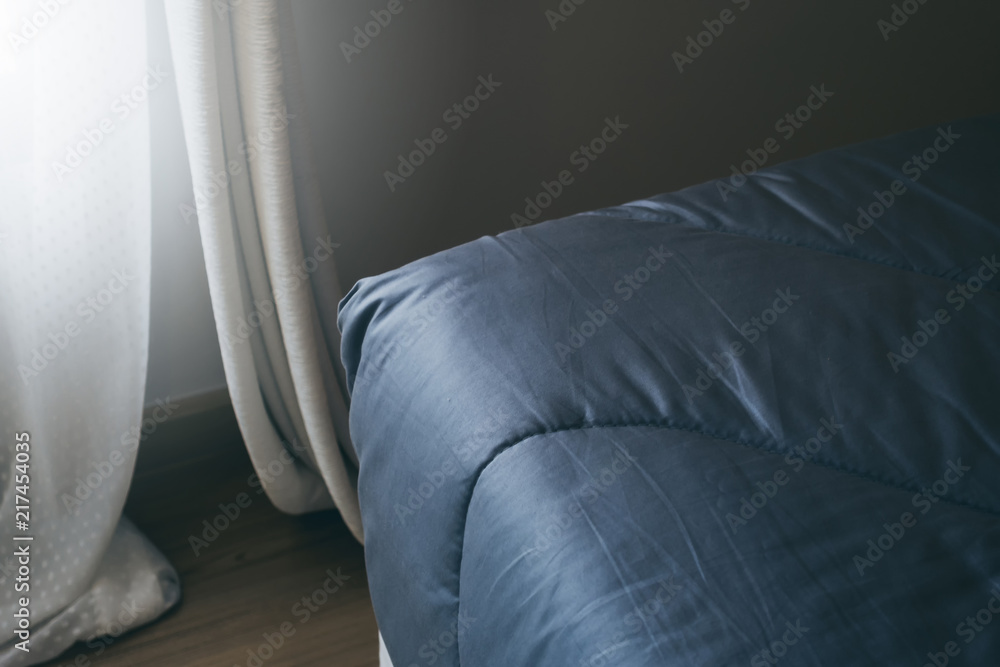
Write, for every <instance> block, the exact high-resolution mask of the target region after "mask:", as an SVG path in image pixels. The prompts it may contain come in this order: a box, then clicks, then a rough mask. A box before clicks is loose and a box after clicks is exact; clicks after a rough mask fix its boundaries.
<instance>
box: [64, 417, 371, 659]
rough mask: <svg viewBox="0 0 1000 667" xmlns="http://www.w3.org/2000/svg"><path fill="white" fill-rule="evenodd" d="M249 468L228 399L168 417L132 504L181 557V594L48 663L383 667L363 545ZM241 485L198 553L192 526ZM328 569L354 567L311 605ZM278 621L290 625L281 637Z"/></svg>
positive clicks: (155, 537)
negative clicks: (225, 517)
mask: <svg viewBox="0 0 1000 667" xmlns="http://www.w3.org/2000/svg"><path fill="white" fill-rule="evenodd" d="M252 472H253V469H252V467H251V465H250V460H249V457H248V455H247V453H246V450H245V449H244V446H243V441H242V438H241V437H240V434H239V430H238V428H237V426H236V421H235V417H234V415H233V413H232V409H231V408H230V407H228V406H227V407H224V408H220V409H217V410H213V411H211V412H209V413H205V414H200V415H193V416H190V417H187V418H184V419H179V420H177V421H174V422H167V423H165V424H163V425H161V426H160V427H159V429H158V430H157V431H156V432H155V433H153V434H152V435H151V437H150V439H149V441H148V442H146V443H143V446H142V447H141V448H140V456H139V461H138V463H137V465H136V474H135V476H134V478H133V482H132V487H131V490H130V493H129V498H128V501H127V503H126V507H125V513H126V515H127V516H128V517H129V518H130V519H132V521H133V522H134V523H135V524H136V525H137V526H138V527H139V528H140V529H141V530H142V531H143V532H144V533H145V534H146V535H147V536H148V537H149V538H150V540H152V542H153V543H154V544H156V546H157V547H159V548H160V550H161V551H162V552H163V553H164V554H165V555H166V556H167V558H168V559H169V560H170V562H171V563H173V564H174V566H175V567H176V568H177V571H178V573H179V574H180V576H181V581H182V586H183V599H182V600H181V603H180V604H179V605H178V606H177V608H175V609H174V610H173V611H171V612H169V613H168V614H167V615H166V616H164V617H163V618H161V619H160V620H159V621H157V622H156V623H153V624H151V625H149V626H147V627H145V628H140V629H137V630H135V631H132V632H129V633H128V634H125V635H122V636H121V637H119V638H117V639H113V640H110V641H111V643H110V645H108V644H106V643H104V642H101V641H98V642H91V646H90V647H88V646H87V645H86V644H82V643H81V644H78V645H76V646H75V647H73V649H71V650H70V651H69V652H67V653H66V654H64V655H63V656H61V657H60V658H59V659H57V660H55V661H51V662H49V663H47V665H49V666H50V667H55V666H57V665H60V666H65V667H70V665H73V666H74V667H89V666H90V665H101V666H105V667H126V666H128V667H132V666H136V667H138V666H143V667H145V666H155V667H158V666H161V665H162V666H163V667H173V666H175V665H176V666H178V667H181V666H183V667H209V666H211V667H220V666H221V667H233V666H239V667H293V666H294V667H310V666H312V665H324V666H328V665H336V666H337V667H377V664H378V640H377V630H376V625H375V616H374V613H373V611H372V607H371V602H370V598H369V595H368V585H367V579H366V576H365V571H364V554H363V550H362V548H361V546H360V545H359V544H358V543H357V542H356V541H355V540H354V538H353V537H351V535H350V533H349V532H348V530H347V528H346V526H345V525H344V523H343V521H341V519H340V516H339V514H337V513H336V512H335V511H327V512H317V513H313V514H309V515H306V516H298V517H296V516H288V515H285V514H282V513H280V512H278V511H277V510H276V509H275V508H274V507H273V506H272V505H271V503H270V501H269V500H268V499H267V496H266V495H263V494H258V493H257V491H258V489H257V488H255V487H253V486H251V485H250V484H249V483H248V478H249V477H250V475H251V474H252ZM241 493H246V494H248V495H249V497H250V504H249V506H248V507H246V508H243V509H241V510H240V515H239V517H237V518H236V519H235V520H232V521H231V522H230V525H229V526H228V527H227V528H226V529H225V530H223V531H220V532H219V534H218V537H216V538H215V539H214V540H213V541H211V542H209V543H208V546H207V547H202V548H201V549H200V551H199V553H198V554H197V555H196V554H195V552H194V549H193V548H192V546H191V544H190V542H189V538H190V536H192V535H197V536H202V532H203V531H204V530H205V526H204V524H203V521H208V522H209V523H211V522H212V521H213V520H214V519H215V517H216V516H217V515H218V514H220V513H221V510H220V508H219V505H220V504H231V503H234V502H235V501H236V499H237V496H238V495H239V494H241ZM223 523H224V522H223V521H221V520H220V521H219V524H220V525H222V524H223ZM327 571H330V572H332V573H333V574H335V575H336V574H338V573H339V575H341V577H343V576H344V575H346V577H348V578H347V579H346V580H343V585H342V587H341V588H340V590H338V591H337V592H336V593H334V594H332V595H329V596H327V599H326V601H325V602H322V600H323V597H324V595H325V592H323V593H317V594H316V595H315V598H314V601H313V604H312V607H313V609H315V611H312V610H309V609H308V608H307V607H306V606H305V605H303V604H302V598H303V597H308V596H313V594H314V593H315V592H316V591H317V590H318V589H319V590H322V586H323V584H324V581H325V580H326V579H327V577H328V576H329V575H328V574H327ZM331 587H332V586H331ZM317 602H319V604H317ZM297 605H298V606H297ZM282 624H289V625H285V626H284V627H285V629H286V631H289V630H290V629H294V633H291V632H289V634H290V636H288V637H287V638H285V639H284V640H283V641H282V642H279V641H278V639H277V637H276V636H275V635H274V634H273V633H275V632H279V633H280V629H281V627H282ZM264 635H271V637H272V639H273V643H275V644H280V646H279V648H277V649H274V650H270V646H269V645H268V644H267V643H266V641H265V637H264ZM109 639H110V638H109ZM262 646H263V647H264V648H261V647H262ZM79 656H84V658H80V657H79Z"/></svg>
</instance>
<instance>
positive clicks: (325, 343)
mask: <svg viewBox="0 0 1000 667" xmlns="http://www.w3.org/2000/svg"><path fill="white" fill-rule="evenodd" d="M166 10H167V23H168V27H169V31H170V42H171V50H172V52H173V58H174V68H175V70H176V76H177V87H178V92H179V95H180V102H181V115H182V118H183V121H184V133H185V138H186V142H187V149H188V155H189V158H190V162H191V172H192V177H193V182H194V189H195V202H194V203H195V207H194V208H195V209H196V210H197V216H198V224H199V228H200V231H201V239H202V246H203V249H204V252H205V263H206V266H207V269H208V281H209V289H210V291H211V296H212V305H213V309H214V312H215V322H216V327H217V329H218V332H219V341H220V343H221V347H222V358H223V363H224V366H225V371H226V380H227V383H228V385H229V393H230V396H231V398H232V401H233V407H234V408H235V411H236V416H237V419H238V420H239V424H240V428H241V430H242V433H243V437H244V440H245V441H246V444H247V448H248V450H249V452H250V458H251V459H252V461H253V464H254V467H255V468H256V469H257V471H258V474H259V475H260V478H261V480H262V483H263V487H264V488H265V490H266V491H267V493H268V496H269V497H270V498H271V500H272V501H273V502H274V504H275V505H276V506H277V507H278V508H280V509H282V510H284V511H286V512H290V513H301V512H307V511H310V510H316V509H323V508H327V507H331V506H335V507H337V508H338V509H339V510H340V513H341V515H342V516H343V518H344V521H345V523H346V524H347V526H348V527H349V528H350V530H351V531H352V532H353V533H354V535H355V536H356V537H357V538H358V540H362V539H363V535H362V528H361V515H360V510H359V508H358V498H357V488H356V480H357V474H356V470H357V468H356V463H357V458H356V455H355V454H354V449H353V446H352V445H351V442H350V435H349V432H348V428H347V412H348V405H347V400H348V398H347V397H348V394H347V390H346V382H345V378H344V371H343V368H342V366H341V365H340V362H339V349H340V337H339V332H338V330H337V326H336V316H337V303H338V301H339V299H340V297H341V290H340V286H339V284H338V281H337V275H336V268H335V265H334V252H335V249H336V243H335V239H334V238H333V237H332V236H331V233H330V231H329V230H328V229H327V225H326V221H325V219H324V215H323V207H322V201H321V198H320V194H319V188H318V185H317V182H316V178H315V176H314V173H313V171H312V169H313V167H312V155H311V154H310V148H311V142H310V139H309V136H308V132H307V123H306V117H305V109H304V108H303V102H302V96H301V90H300V83H299V75H298V69H297V65H296V45H295V39H294V32H293V30H292V22H291V16H290V9H289V3H287V2H278V1H277V0H229V1H228V2H227V1H226V0H213V1H212V2H209V1H207V0H166Z"/></svg>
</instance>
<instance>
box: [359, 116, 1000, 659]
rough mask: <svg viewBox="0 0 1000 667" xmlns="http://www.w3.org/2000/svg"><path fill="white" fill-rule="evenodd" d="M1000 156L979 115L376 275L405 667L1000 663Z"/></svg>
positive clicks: (388, 630) (371, 376)
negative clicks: (999, 158) (999, 292)
mask: <svg viewBox="0 0 1000 667" xmlns="http://www.w3.org/2000/svg"><path fill="white" fill-rule="evenodd" d="M998 155H1000V117H997V116H993V117H985V118H976V119H971V120H965V121H961V122H955V123H946V124H943V125H940V126H934V127H930V128H927V129H922V130H917V131H912V132H907V133H904V134H900V135H896V136H892V137H889V138H886V139H881V140H877V141H871V142H867V143H863V144H860V145H856V146H851V147H847V148H843V149H838V150H833V151H828V152H825V153H822V154H819V155H816V156H813V157H810V158H806V159H802V160H797V161H793V162H787V163H784V164H781V165H778V166H776V167H772V168H768V169H763V170H760V171H756V173H752V175H750V176H744V175H743V174H739V173H735V172H734V173H733V174H731V175H730V176H729V177H727V178H726V179H724V180H719V181H714V182H709V183H705V184H703V185H699V186H695V187H692V188H688V189H686V190H682V191H680V192H676V193H672V194H665V195H661V196H656V197H651V198H649V199H645V200H642V201H637V202H633V203H631V204H628V205H624V206H619V207H614V208H609V209H605V210H600V211H594V212H590V213H585V214H581V215H575V216H572V217H569V218H565V219H561V220H553V221H549V222H545V223H542V224H538V225H534V226H531V227H526V228H523V229H518V230H513V231H509V232H506V233H503V234H500V235H499V236H496V237H485V238H481V239H479V240H477V241H474V242H472V243H468V244H465V245H462V246H459V247H456V248H453V249H451V250H448V251H445V252H442V253H439V254H436V255H433V256H431V257H427V258H425V259H422V260H419V261H417V262H414V263H412V264H410V265H408V266H405V267H403V268H400V269H398V270H395V271H392V272H389V273H386V274H384V275H381V276H377V277H373V278H368V279H365V280H362V281H360V282H359V283H358V284H357V285H355V287H354V288H353V289H352V290H351V292H350V293H349V294H348V295H347V296H346V297H345V298H344V300H343V301H342V303H341V306H340V326H341V330H342V333H343V349H342V355H343V360H344V364H345V366H346V368H347V373H348V378H349V383H350V386H351V391H352V403H351V414H350V420H351V432H352V437H353V441H354V444H355V447H356V448H357V453H358V458H359V461H360V474H359V494H360V500H361V509H362V515H363V520H364V526H365V535H366V546H365V551H366V561H367V568H368V576H369V581H370V588H371V595H372V600H373V603H374V607H375V613H376V617H377V619H378V623H379V627H380V629H381V632H382V635H383V637H384V642H385V648H386V649H387V652H388V655H389V656H391V659H392V662H393V664H395V666H396V667H413V666H424V665H446V666H455V665H464V666H467V667H487V666H493V665H498V666H499V665H503V666H507V667H509V666H513V665H532V666H534V665H566V666H573V667H602V666H603V665H630V666H643V665H662V666H670V667H673V666H682V665H683V666H688V665H747V664H749V665H751V666H752V667H758V666H764V665H776V664H787V665H914V666H920V665H933V666H936V667H940V666H941V665H946V664H968V665H987V664H1000V618H998V619H996V620H997V622H994V623H992V625H991V624H990V621H992V620H993V617H994V616H995V615H997V614H998V613H1000V484H998V481H1000V351H998V340H1000V296H998V290H1000V279H998V278H997V274H998V272H1000V265H998V263H997V258H998V256H1000V161H998V158H997V156H998ZM747 171H750V172H753V171H755V170H754V169H749V168H748V170H747Z"/></svg>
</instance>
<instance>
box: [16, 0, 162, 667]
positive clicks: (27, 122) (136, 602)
mask: <svg viewBox="0 0 1000 667" xmlns="http://www.w3.org/2000/svg"><path fill="white" fill-rule="evenodd" d="M43 5H44V7H43ZM0 12H2V13H0V23H2V25H0V28H3V30H2V32H3V34H4V35H5V40H4V41H5V42H8V41H9V42H10V44H7V43H5V44H4V50H5V53H4V55H3V57H0V91H2V92H0V95H2V99H3V104H2V105H0V127H2V131H0V313H2V315H0V641H2V642H3V643H2V646H0V665H3V666H5V667H6V666H14V665H30V664H37V663H40V662H44V661H45V660H47V659H50V658H52V657H54V656H56V655H57V654H59V653H61V652H63V651H65V650H66V649H68V648H69V647H70V646H72V645H73V644H74V643H75V642H77V641H81V640H83V641H86V640H88V639H92V638H94V637H97V636H102V635H120V634H121V633H122V632H124V631H127V630H130V629H132V628H134V627H137V626H139V625H141V624H143V623H146V622H148V621H150V620H152V619H154V618H156V617H157V616H159V615H160V614H161V613H162V612H163V611H164V610H166V609H167V608H169V607H170V606H171V605H173V604H174V603H175V602H176V601H177V600H178V599H179V596H180V589H179V584H178V578H177V574H176V572H175V571H174V570H173V568H172V567H171V566H170V565H169V563H167V562H166V560H165V559H164V558H163V556H162V555H161V554H160V553H159V552H158V551H157V550H156V549H155V548H154V547H153V546H152V545H151V544H150V543H149V542H148V541H147V540H146V539H145V538H144V537H143V536H142V535H141V534H140V533H139V532H138V531H136V529H135V528H134V527H133V526H132V525H131V524H129V523H128V522H127V521H126V520H124V519H122V518H121V511H122V506H123V504H124V502H125V496H126V493H127V491H128V486H129V481H130V479H131V476H132V470H133V465H134V462H135V453H136V449H137V444H138V442H137V438H136V437H135V436H136V435H137V434H138V433H139V431H138V428H139V426H140V420H141V415H142V406H143V392H144V385H145V378H146V363H147V356H148V339H149V294H150V292H149V276H150V181H149V179H150V155H149V117H148V99H149V96H150V95H152V94H155V87H156V86H157V85H159V83H160V82H161V81H162V80H163V78H164V76H169V74H168V73H164V72H163V70H162V69H161V70H160V73H159V74H157V75H156V76H154V75H153V74H151V72H154V71H155V70H154V69H153V68H150V67H149V63H147V58H146V24H145V5H144V3H141V2H130V1H126V0H93V1H91V2H87V3H85V4H84V3H63V2H51V3H38V2H34V1H32V2H26V1H22V0H15V1H13V2H5V3H4V7H3V8H2V10H0ZM10 35H15V36H16V39H15V38H9V36H10ZM21 432H27V433H29V434H30V445H31V446H30V464H29V465H30V468H29V473H30V490H29V493H28V496H29V499H30V522H29V529H28V530H27V531H18V530H17V529H16V527H15V484H14V481H15V477H14V476H15V475H16V474H19V473H18V471H17V470H16V468H15V466H16V464H17V461H16V458H15V433H21ZM15 533H17V534H22V535H31V536H33V537H34V540H33V541H32V542H30V543H29V544H30V553H31V561H30V582H29V583H30V590H29V591H27V592H18V591H15V583H16V582H15V579H16V578H17V577H18V567H19V563H18V562H17V560H16V559H15V557H14V551H15V548H16V546H17V544H16V543H15V542H14V541H13V540H12V535H13V534H15ZM19 597H28V598H29V599H30V603H29V608H30V612H31V639H30V645H29V646H30V652H24V651H21V650H18V649H17V648H15V646H14V643H15V642H16V641H18V639H17V638H16V637H15V633H14V631H15V624H14V621H15V619H14V615H13V614H14V611H15V610H16V609H17V605H18V598H19ZM85 651H86V652H87V653H92V652H91V651H89V650H85ZM68 657H69V659H70V660H72V659H73V658H75V656H74V655H70V656H68Z"/></svg>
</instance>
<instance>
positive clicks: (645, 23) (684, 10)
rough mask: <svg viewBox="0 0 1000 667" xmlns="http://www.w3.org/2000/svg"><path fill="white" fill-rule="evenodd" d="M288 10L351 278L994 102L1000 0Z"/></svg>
mask: <svg viewBox="0 0 1000 667" xmlns="http://www.w3.org/2000/svg"><path fill="white" fill-rule="evenodd" d="M897 4H900V3H897ZM293 7H294V15H295V21H296V28H297V30H298V37H299V49H300V52H301V54H302V70H303V78H304V84H305V90H306V100H307V104H308V108H309V113H310V117H311V118H310V122H311V124H312V128H313V132H314V145H315V148H316V155H317V162H318V167H319V171H320V180H321V185H322V188H323V194H324V198H325V204H326V208H327V213H328V216H329V218H330V221H331V226H332V229H333V231H334V240H336V241H338V242H340V243H342V244H343V247H342V249H341V251H340V252H339V253H338V258H337V261H338V267H339V271H340V274H341V278H342V280H343V282H344V286H345V289H347V288H349V287H350V285H351V284H353V282H354V281H356V280H357V279H359V278H361V277H363V276H366V275H372V274H376V273H379V272H382V271H385V270H388V269H392V268H395V267H397V266H400V265H402V264H404V263H406V262H408V261H411V260H414V259H417V258H419V257H421V256H424V255H427V254H430V253H432V252H435V251H438V250H441V249H444V248H447V247H450V246H453V245H456V244H459V243H462V242H465V241H468V240H471V239H474V238H477V237H479V236H481V235H484V234H495V233H498V232H501V231H503V230H505V229H510V228H513V227H514V226H515V225H516V224H523V222H521V220H519V219H518V218H517V217H514V216H520V218H523V219H524V220H527V221H533V220H543V219H548V218H553V217H561V216H564V215H569V214H571V213H574V212H578V211H581V210H586V209H590V208H596V207H603V206H610V205H615V204H619V203H623V202H625V201H629V200H632V199H636V198H640V197H643V196H646V195H650V194H654V193H659V192H665V191H670V190H674V189H678V188H681V187H684V186H688V185H692V184H695V183H698V182H702V181H705V180H708V179H710V178H718V177H722V176H725V175H727V174H730V173H731V169H732V167H733V166H736V167H737V168H739V166H740V165H741V164H742V163H743V162H745V161H746V160H748V159H750V157H752V155H753V154H757V155H758V156H759V155H760V152H759V150H758V149H763V147H764V146H765V143H766V142H768V140H771V141H773V142H775V143H774V144H770V146H771V148H775V144H776V145H777V150H773V151H771V152H770V153H768V155H767V163H768V164H771V163H775V162H779V161H784V160H787V159H790V158H795V157H801V156H804V155H808V154H811V153H814V152H816V151H819V150H822V149H826V148H832V147H835V146H840V145H844V144H848V143H853V142H857V141H860V140H863V139H868V138H872V137H876V136H880V135H885V134H891V133H894V132H898V131H902V130H906V129H911V128H914V127H919V126H923V125H928V124H931V123H934V122H942V121H945V120H949V119H955V118H959V117H966V116H972V115H978V114H982V113H987V112H992V111H997V110H1000V91H998V90H997V89H996V87H986V86H983V82H985V81H997V80H1000V42H998V41H997V40H996V39H995V37H994V36H993V35H992V32H991V30H992V29H991V27H990V26H992V25H995V24H996V21H997V20H998V19H1000V6H997V5H995V4H986V3H982V2H977V1H976V0H957V1H954V2H947V3H946V2H943V1H941V0H926V2H923V3H919V2H917V0H909V1H908V2H907V3H901V5H900V7H899V9H898V10H895V9H894V6H893V3H890V2H885V3H881V2H876V3H872V2H863V1H862V0H848V1H847V2H842V3H826V2H821V1H820V0H809V1H807V2H794V3H793V2H778V3H776V2H762V1H761V0H712V1H707V0H697V1H689V2H684V3H677V2H674V3H662V2H651V1H649V0H644V1H640V0H626V1H616V2H610V1H609V0H538V1H531V2H524V1H522V2H513V3H486V4H481V3H467V2H459V0H436V1H435V0H373V1H371V2H360V1H352V2H343V3H330V2H326V1H325V0H293ZM907 12H909V13H907ZM984 14H988V15H984ZM931 44H933V45H934V48H933V49H932V48H930V47H929V46H928V45H931ZM824 86H825V89H824V88H823V87H824ZM818 89H823V90H825V91H829V95H828V98H827V99H826V100H825V101H824V102H823V103H822V105H821V108H816V103H817V100H816V99H815V97H811V96H813V91H814V90H818ZM810 101H811V102H812V104H811V105H810V104H809V102H810ZM804 106H805V111H803V110H802V109H803V107H804ZM810 106H811V107H812V108H810ZM612 128H613V129H612ZM526 200H527V201H526Z"/></svg>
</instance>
